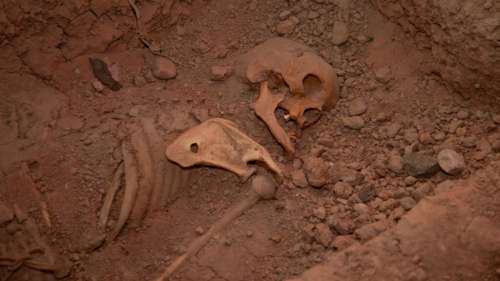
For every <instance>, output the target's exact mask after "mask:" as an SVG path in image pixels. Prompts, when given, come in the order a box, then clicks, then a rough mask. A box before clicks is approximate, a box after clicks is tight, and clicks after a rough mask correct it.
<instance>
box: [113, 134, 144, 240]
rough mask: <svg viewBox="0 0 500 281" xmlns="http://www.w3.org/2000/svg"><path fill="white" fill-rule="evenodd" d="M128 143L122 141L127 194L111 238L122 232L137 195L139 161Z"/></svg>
mask: <svg viewBox="0 0 500 281" xmlns="http://www.w3.org/2000/svg"><path fill="white" fill-rule="evenodd" d="M127 146H128V145H127V143H126V142H123V143H122V153H123V164H124V169H125V194H124V196H123V202H122V205H121V208H120V215H119V217H118V221H117V223H116V225H115V228H114V229H113V231H112V232H111V236H110V238H111V240H114V239H115V238H116V236H118V234H119V233H120V231H121V230H122V228H123V226H124V225H125V223H126V222H127V219H128V218H129V216H130V213H131V211H132V207H133V205H134V201H135V198H136V195H137V190H138V188H139V185H138V182H137V180H138V175H137V162H136V160H135V158H134V155H133V154H132V152H131V151H130V150H129V148H128V147H127Z"/></svg>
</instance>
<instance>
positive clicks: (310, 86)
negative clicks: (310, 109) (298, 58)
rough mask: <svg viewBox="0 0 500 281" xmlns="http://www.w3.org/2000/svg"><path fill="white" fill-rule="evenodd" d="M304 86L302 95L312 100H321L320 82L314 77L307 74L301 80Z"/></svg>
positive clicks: (321, 86)
mask: <svg viewBox="0 0 500 281" xmlns="http://www.w3.org/2000/svg"><path fill="white" fill-rule="evenodd" d="M302 83H303V84H304V95H305V96H306V97H308V98H311V99H313V100H320V99H321V90H322V88H323V85H322V83H321V80H319V78H318V77H317V76H315V75H312V74H309V75H307V76H306V77H304V80H302Z"/></svg>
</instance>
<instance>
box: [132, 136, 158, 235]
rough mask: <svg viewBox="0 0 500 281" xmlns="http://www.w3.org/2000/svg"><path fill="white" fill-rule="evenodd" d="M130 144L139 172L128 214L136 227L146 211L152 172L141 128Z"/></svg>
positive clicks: (150, 189) (146, 144) (151, 164)
mask: <svg viewBox="0 0 500 281" xmlns="http://www.w3.org/2000/svg"><path fill="white" fill-rule="evenodd" d="M130 142H131V144H132V147H133V149H134V151H135V155H136V156H137V157H136V159H137V164H138V168H137V171H138V172H139V189H138V191H137V197H136V200H135V203H134V206H133V209H132V213H131V214H130V224H131V225H132V226H135V227H136V226H139V225H140V224H141V222H142V220H143V219H144V217H145V215H146V212H147V210H148V205H149V200H150V197H151V191H152V190H153V179H154V171H153V160H152V159H151V151H150V149H149V144H148V141H147V140H146V136H145V134H144V132H143V130H142V128H137V129H136V130H135V131H134V132H133V133H132V135H131V136H130Z"/></svg>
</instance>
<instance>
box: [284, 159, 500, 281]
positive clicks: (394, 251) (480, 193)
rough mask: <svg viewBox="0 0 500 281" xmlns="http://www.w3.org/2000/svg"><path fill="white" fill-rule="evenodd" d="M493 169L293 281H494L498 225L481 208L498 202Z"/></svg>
mask: <svg viewBox="0 0 500 281" xmlns="http://www.w3.org/2000/svg"><path fill="white" fill-rule="evenodd" d="M498 164H499V163H497V164H496V165H492V166H490V167H488V168H487V169H484V170H482V171H479V172H478V173H477V174H476V175H475V176H474V177H472V178H471V180H469V181H464V182H458V183H457V184H455V186H454V187H453V189H452V190H451V191H448V192H445V193H441V194H439V195H437V196H434V197H429V198H428V199H425V200H422V201H421V202H420V203H419V205H418V206H417V207H415V208H414V209H413V210H412V211H411V212H409V213H408V214H407V215H406V216H404V217H403V218H402V219H401V221H400V222H399V224H398V225H397V226H396V227H394V228H393V229H391V230H389V231H387V232H385V233H384V234H383V235H381V236H379V237H378V238H375V239H373V240H371V241H370V242H367V243H366V244H363V245H361V244H356V245H354V246H352V247H350V248H348V249H346V250H344V251H342V252H339V253H335V254H333V255H331V257H330V258H329V259H328V261H327V262H325V263H324V264H322V265H319V266H315V267H314V268H312V269H310V270H308V271H306V272H305V273H304V274H303V275H302V276H301V277H300V278H297V279H293V281H313V280H314V281H322V280H328V281H335V280H343V281H347V280H384V281H387V280H415V281H417V280H419V281H423V280H460V279H461V278H463V277H464V276H466V278H467V279H468V280H497V279H495V275H496V273H495V268H496V266H498V263H499V262H500V259H499V256H498V253H499V251H500V226H499V225H498V224H496V223H494V222H495V218H493V217H492V214H494V213H496V212H498V211H499V209H498V205H497V206H496V207H495V206H494V205H493V204H485V205H483V204H484V202H485V201H489V200H490V199H486V198H487V197H489V196H493V197H496V200H498V199H499V198H498V190H499V188H500V186H499V181H498V180H499V176H498V173H497V172H495V171H498V169H499V166H498ZM494 194H496V195H494ZM490 202H491V201H490ZM388 265H390V266H388ZM429 277H431V278H429ZM428 278H429V279H428ZM490 278H491V279H490ZM290 281H292V280H290Z"/></svg>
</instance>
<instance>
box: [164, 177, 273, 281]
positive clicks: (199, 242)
mask: <svg viewBox="0 0 500 281" xmlns="http://www.w3.org/2000/svg"><path fill="white" fill-rule="evenodd" d="M251 185H252V188H251V190H250V192H249V194H248V195H247V197H245V198H244V199H243V200H242V201H240V202H239V203H238V204H236V205H234V206H233V207H232V208H231V209H229V210H228V211H227V213H225V214H224V215H223V216H222V218H220V219H219V220H218V221H217V222H215V224H213V225H212V226H211V227H210V229H209V230H208V231H207V232H205V234H203V235H202V236H200V237H198V238H196V239H195V240H194V241H192V242H191V243H190V244H189V246H188V248H187V250H186V252H185V253H184V254H183V255H181V256H180V257H178V258H177V259H175V260H174V262H173V263H172V264H170V265H169V266H168V267H167V268H166V269H165V270H164V271H163V273H162V274H161V276H160V277H159V278H158V279H156V280H155V281H164V280H167V278H169V277H170V276H171V275H172V274H173V273H174V272H175V271H176V270H177V269H178V268H179V267H180V266H182V265H183V264H184V263H185V262H186V261H187V260H188V259H189V258H191V257H192V256H194V255H196V253H198V251H200V250H201V248H203V247H204V246H205V245H206V244H207V243H208V241H210V239H211V238H212V236H213V235H214V234H216V233H218V232H220V231H221V230H223V229H224V228H225V227H226V226H227V225H228V224H229V223H231V222H232V221H233V220H235V219H236V218H238V217H239V216H241V215H242V214H243V213H244V212H245V211H246V210H248V209H250V208H251V207H252V206H253V205H255V204H256V203H257V202H258V201H259V200H261V199H272V198H274V194H275V192H276V184H275V183H274V181H273V179H272V178H271V177H270V176H265V175H257V176H255V177H254V178H253V180H252V184H251Z"/></svg>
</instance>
